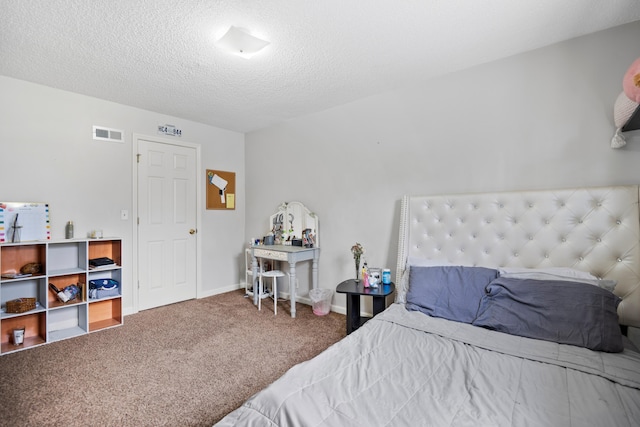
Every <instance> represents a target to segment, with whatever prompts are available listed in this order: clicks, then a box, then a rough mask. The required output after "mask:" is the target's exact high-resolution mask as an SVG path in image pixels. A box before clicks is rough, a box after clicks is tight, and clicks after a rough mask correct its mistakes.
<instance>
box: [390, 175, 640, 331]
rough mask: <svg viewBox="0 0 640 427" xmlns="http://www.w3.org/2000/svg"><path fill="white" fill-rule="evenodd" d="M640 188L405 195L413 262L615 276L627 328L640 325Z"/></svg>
mask: <svg viewBox="0 0 640 427" xmlns="http://www.w3.org/2000/svg"><path fill="white" fill-rule="evenodd" d="M638 191H639V187H638V186H637V185H632V186H619V187H598V188H574V189H562V190H548V191H521V192H500V193H482V194H458V195H440V196H404V198H403V199H402V208H401V214H400V236H399V243H398V265H397V269H396V275H397V279H396V283H401V279H402V274H403V271H404V269H405V266H406V261H407V258H408V257H421V258H428V259H433V260H438V261H448V262H452V263H457V264H461V265H477V266H483V267H493V268H496V267H504V266H511V267H528V268H533V267H572V268H575V269H578V270H584V271H588V272H590V273H591V274H593V275H594V276H596V277H599V278H607V279H615V280H617V281H618V285H617V286H616V288H615V293H616V294H617V295H619V296H620V297H622V298H623V301H622V302H621V303H620V305H619V307H618V314H619V317H620V323H621V324H623V325H628V326H635V327H640V247H639V244H640V216H639V212H638V200H639V193H638Z"/></svg>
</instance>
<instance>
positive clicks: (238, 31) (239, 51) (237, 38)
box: [216, 26, 269, 59]
mask: <svg viewBox="0 0 640 427" xmlns="http://www.w3.org/2000/svg"><path fill="white" fill-rule="evenodd" d="M268 44H269V42H268V41H266V40H262V39H259V38H257V37H254V36H252V35H251V34H249V33H248V32H247V30H245V29H244V28H238V27H234V26H231V28H229V31H227V33H226V34H225V35H224V36H222V38H221V39H220V40H218V41H217V42H216V45H217V46H218V47H220V48H222V49H224V50H226V51H228V52H230V53H233V54H235V55H238V56H242V57H243V58H246V59H249V58H251V57H252V56H253V55H255V54H256V53H258V52H259V51H261V50H262V49H263V48H264V47H265V46H267V45H268Z"/></svg>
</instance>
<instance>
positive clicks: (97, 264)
mask: <svg viewBox="0 0 640 427" xmlns="http://www.w3.org/2000/svg"><path fill="white" fill-rule="evenodd" d="M114 265H116V263H115V262H114V261H113V260H112V259H111V258H107V257H100V258H92V259H90V260H89V268H92V269H96V268H105V267H113V266H114Z"/></svg>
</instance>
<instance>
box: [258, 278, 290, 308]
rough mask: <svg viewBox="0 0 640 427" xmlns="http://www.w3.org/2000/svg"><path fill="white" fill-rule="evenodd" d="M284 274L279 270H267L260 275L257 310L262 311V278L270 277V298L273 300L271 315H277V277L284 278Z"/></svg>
mask: <svg viewBox="0 0 640 427" xmlns="http://www.w3.org/2000/svg"><path fill="white" fill-rule="evenodd" d="M284 276H285V274H284V273H283V272H282V271H280V270H269V271H264V272H262V273H260V278H259V285H258V286H259V288H258V292H259V293H258V310H261V309H262V298H263V294H264V283H263V281H262V278H263V277H265V278H269V277H271V279H272V283H271V296H272V298H273V313H274V314H278V277H284Z"/></svg>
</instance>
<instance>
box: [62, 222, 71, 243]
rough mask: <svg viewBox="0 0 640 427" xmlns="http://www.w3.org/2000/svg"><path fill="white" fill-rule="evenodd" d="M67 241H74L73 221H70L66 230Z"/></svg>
mask: <svg viewBox="0 0 640 427" xmlns="http://www.w3.org/2000/svg"><path fill="white" fill-rule="evenodd" d="M64 237H65V239H73V221H69V222H68V223H67V226H66V227H65V228H64Z"/></svg>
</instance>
